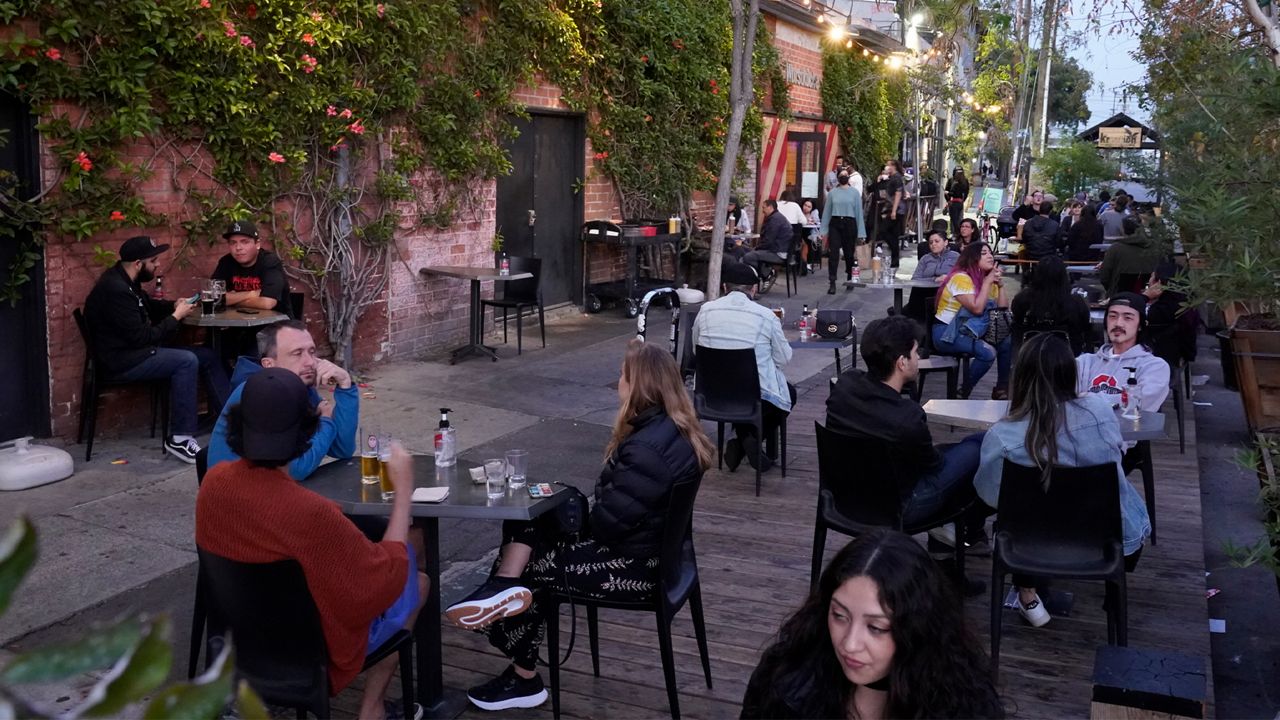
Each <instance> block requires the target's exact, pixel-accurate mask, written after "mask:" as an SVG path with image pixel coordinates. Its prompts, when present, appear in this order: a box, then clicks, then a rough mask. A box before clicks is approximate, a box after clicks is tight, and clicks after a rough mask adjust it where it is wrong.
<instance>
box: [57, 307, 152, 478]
mask: <svg viewBox="0 0 1280 720" xmlns="http://www.w3.org/2000/svg"><path fill="white" fill-rule="evenodd" d="M71 316H72V317H74V318H75V320H76V328H77V329H79V330H80V339H82V340H84V348H85V352H84V370H83V372H82V373H81V377H82V380H81V385H80V429H79V431H78V433H77V434H76V442H78V443H84V442H86V438H87V444H86V445H85V448H84V461H85V462H89V460H90V459H91V458H92V457H93V435H94V430H95V428H96V427H97V424H98V392H99V391H101V390H102V389H104V388H107V387H112V386H117V387H118V386H123V385H146V386H147V387H148V388H150V389H151V437H153V438H154V437H155V436H156V416H157V415H158V416H159V417H160V449H161V451H162V452H163V450H164V441H165V440H167V439H168V438H169V380H168V379H167V378H165V379H162V380H135V381H127V382H124V381H118V380H112V379H110V378H109V377H108V376H107V373H106V371H105V370H103V369H102V367H101V365H99V364H98V360H97V358H96V357H95V352H94V348H93V333H92V332H91V331H90V329H89V321H88V319H86V318H85V316H84V313H83V312H81V311H80V308H76V309H75V310H72V311H71Z"/></svg>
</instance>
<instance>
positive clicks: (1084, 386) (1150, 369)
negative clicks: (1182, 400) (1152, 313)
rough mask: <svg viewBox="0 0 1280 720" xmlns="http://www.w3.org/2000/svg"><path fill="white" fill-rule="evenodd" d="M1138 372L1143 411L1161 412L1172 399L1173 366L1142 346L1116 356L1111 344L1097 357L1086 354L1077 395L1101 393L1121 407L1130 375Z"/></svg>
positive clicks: (1078, 364) (1080, 366)
mask: <svg viewBox="0 0 1280 720" xmlns="http://www.w3.org/2000/svg"><path fill="white" fill-rule="evenodd" d="M1129 367H1131V368H1137V376H1138V399H1139V408H1140V409H1142V410H1146V411H1148V412H1160V406H1161V405H1163V404H1164V401H1165V398H1167V397H1169V363H1167V362H1165V361H1164V360H1161V359H1160V358H1158V357H1156V356H1155V355H1152V354H1151V351H1150V350H1149V349H1147V347H1146V346H1145V345H1143V344H1141V343H1139V344H1137V345H1134V346H1133V347H1131V348H1129V349H1128V350H1127V351H1125V352H1124V353H1121V354H1119V355H1116V354H1115V353H1114V352H1113V351H1112V349H1111V344H1110V343H1108V344H1106V345H1103V346H1102V348H1101V349H1100V350H1098V352H1096V353H1085V354H1084V355H1081V356H1079V357H1077V358H1076V373H1077V374H1078V375H1079V377H1078V378H1077V380H1076V391H1077V392H1079V393H1081V394H1084V393H1097V394H1099V395H1102V397H1104V398H1105V399H1107V400H1110V401H1111V405H1112V406H1113V407H1114V406H1116V405H1119V404H1120V392H1121V391H1122V390H1123V389H1124V386H1125V383H1127V382H1128V381H1129V371H1128V370H1125V368H1129Z"/></svg>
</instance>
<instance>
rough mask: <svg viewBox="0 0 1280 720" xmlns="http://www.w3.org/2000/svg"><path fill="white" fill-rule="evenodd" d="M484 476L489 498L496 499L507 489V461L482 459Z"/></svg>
mask: <svg viewBox="0 0 1280 720" xmlns="http://www.w3.org/2000/svg"><path fill="white" fill-rule="evenodd" d="M484 476H485V480H486V482H487V484H488V491H489V499H490V500H497V499H498V498H500V497H502V495H503V493H505V492H506V491H507V487H506V486H507V461H506V460H503V459H501V458H490V459H488V460H485V461H484Z"/></svg>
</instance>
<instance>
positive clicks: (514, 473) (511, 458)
mask: <svg viewBox="0 0 1280 720" xmlns="http://www.w3.org/2000/svg"><path fill="white" fill-rule="evenodd" d="M528 471H529V452H528V451H527V450H508V451H507V474H508V476H509V477H510V482H511V487H513V488H522V487H524V483H525V473H527V472H528Z"/></svg>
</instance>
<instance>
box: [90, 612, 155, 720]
mask: <svg viewBox="0 0 1280 720" xmlns="http://www.w3.org/2000/svg"><path fill="white" fill-rule="evenodd" d="M169 629H170V623H169V619H168V618H167V617H164V616H161V617H158V618H156V619H155V620H154V621H152V622H151V623H150V624H149V625H148V626H147V627H146V628H145V629H144V634H143V636H142V639H141V641H140V642H139V643H138V644H137V646H135V647H134V649H133V651H132V652H130V653H129V654H128V655H126V656H124V657H122V658H120V660H119V662H117V663H116V666H115V667H114V668H112V670H111V672H109V673H107V675H106V677H104V678H103V679H102V680H101V682H99V683H98V684H97V685H95V686H94V687H93V689H92V690H91V691H90V692H89V697H88V698H87V699H86V700H85V702H84V703H82V704H81V705H80V707H79V708H77V709H76V710H75V711H74V712H73V713H72V717H80V716H85V717H110V716H112V715H116V714H119V712H120V711H121V710H123V709H124V708H125V707H126V706H128V705H129V704H130V703H133V702H136V701H138V700H139V699H141V698H142V697H143V696H144V695H146V694H147V693H149V692H151V691H153V690H155V689H156V688H158V687H160V685H161V684H163V683H164V681H165V678H167V677H168V676H169V668H170V666H171V665H172V663H173V651H172V649H170V647H169Z"/></svg>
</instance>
